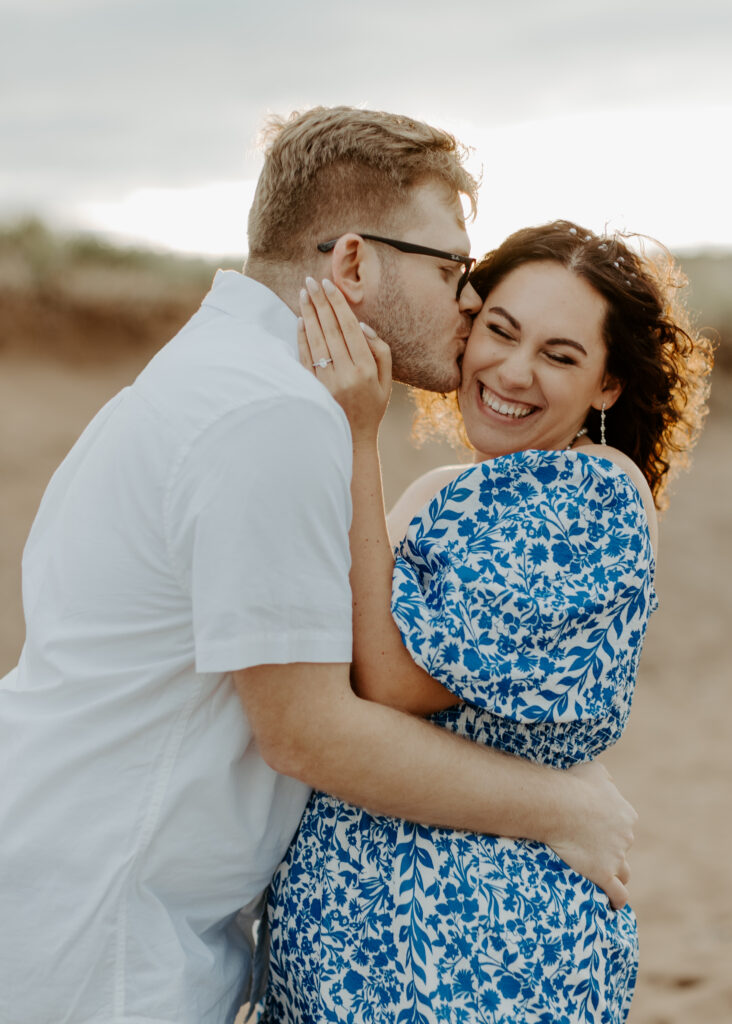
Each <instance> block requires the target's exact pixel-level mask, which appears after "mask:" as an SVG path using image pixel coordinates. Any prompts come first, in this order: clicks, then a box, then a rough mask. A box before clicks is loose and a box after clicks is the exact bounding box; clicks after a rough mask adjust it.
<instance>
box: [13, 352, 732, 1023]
mask: <svg viewBox="0 0 732 1024" xmlns="http://www.w3.org/2000/svg"><path fill="white" fill-rule="evenodd" d="M144 358H145V354H144V353H142V352H140V351H138V352H137V353H136V354H135V355H134V356H130V357H127V358H123V359H120V360H117V361H115V362H111V363H109V364H108V365H106V366H100V365H97V366H93V367H92V366H85V365H81V366H76V367H74V366H70V365H62V364H58V365H57V364H53V363H50V362H41V361H38V360H35V361H30V360H28V359H27V358H23V357H21V356H20V355H18V354H15V355H10V354H7V353H6V354H5V355H2V357H1V358H0V480H1V481H2V487H1V488H0V517H1V519H0V521H1V522H2V534H1V535H0V598H1V599H2V609H3V615H2V617H1V618H0V674H2V673H3V672H4V671H5V670H7V669H9V668H10V667H12V665H13V664H14V662H15V660H16V657H17V654H18V651H19V649H20V646H21V644H22V639H23V619H22V612H21V604H20V555H21V550H22V546H23V543H24V540H25V537H26V534H27V532H28V529H29V526H30V523H31V521H32V518H33V515H34V513H35V510H36V507H37V504H38V501H39V499H40V497H41V494H42V492H43V489H44V487H45V484H46V483H47V481H48V478H49V476H50V475H51V473H52V472H53V470H54V468H55V466H56V465H57V464H58V462H59V461H60V460H61V458H62V457H63V455H64V454H65V452H66V451H67V450H68V448H69V447H70V446H71V444H72V443H73V442H74V440H75V439H76V437H77V436H78V434H79V433H80V431H81V430H82V429H83V427H84V426H85V424H86V423H87V421H88V420H89V418H90V417H91V415H92V414H93V413H94V412H95V411H96V410H97V409H98V408H99V407H100V406H101V405H102V404H103V403H104V402H105V401H106V400H107V398H109V397H111V395H112V394H114V393H115V392H116V391H117V390H118V389H119V388H120V387H122V386H123V385H124V384H126V383H127V382H128V381H130V380H131V379H132V378H133V377H134V375H135V372H136V371H137V369H138V367H139V366H140V365H141V364H142V362H144ZM408 422H409V409H408V407H407V404H406V402H405V401H404V400H403V399H399V398H397V400H396V401H394V402H393V408H392V409H391V410H390V413H389V424H388V428H387V430H386V431H385V434H384V441H383V444H382V449H383V462H384V472H385V478H386V490H387V496H388V497H389V498H391V499H393V498H394V497H396V495H397V493H398V492H399V489H400V488H401V487H402V486H404V485H405V484H406V483H407V482H408V481H409V480H410V479H412V478H413V477H414V476H416V475H417V474H418V473H419V472H420V471H422V470H423V469H425V468H427V467H429V466H431V465H435V464H438V463H439V462H440V461H445V450H444V449H443V450H442V451H440V450H439V449H437V448H431V449H427V450H422V451H419V452H415V451H414V450H413V449H412V448H411V446H410V444H409V442H408V441H407V433H408ZM731 439H732V380H729V379H727V380H725V379H724V378H722V379H720V380H719V381H718V382H717V389H716V394H715V396H714V403H713V412H712V416H711V417H710V421H709V424H708V428H707V431H706V433H705V435H704V437H703V439H702V441H701V443H700V445H699V449H698V452H697V457H696V460H695V463H694V466H693V468H692V471H691V472H690V473H688V474H685V475H684V476H683V477H682V478H681V479H680V480H679V482H678V484H677V486H676V494H675V496H674V498H673V500H672V505H671V509H670V511H669V512H668V514H667V516H666V517H665V518H664V520H663V522H662V538H661V543H662V548H661V554H660V558H659V573H658V580H657V589H658V593H659V599H660V609H659V611H658V612H657V613H656V615H655V616H654V619H653V621H652V623H651V627H650V630H649V635H648V640H647V644H646V650H645V653H644V657H643V662H642V667H641V678H640V680H639V685H638V693H637V698H636V702H635V707H634V711H633V715H632V717H631V723H630V726H629V728H628V730H627V733H626V736H625V737H624V738H623V741H622V742H621V744H619V746H618V747H617V748H616V749H615V750H613V751H612V752H611V753H610V755H609V756H608V762H609V764H610V766H611V770H612V771H613V774H614V776H615V778H616V780H617V781H618V783H619V785H620V786H621V788H622V789H623V791H624V792H625V794H626V795H627V796H628V798H629V799H630V800H631V801H632V802H633V803H634V804H635V806H636V807H637V809H638V811H639V813H640V823H639V826H638V829H637V840H636V844H635V847H634V850H633V856H632V869H633V880H632V896H633V904H634V906H635V908H636V911H637V914H638V918H639V921H640V931H641V944H642V954H641V972H640V977H639V982H638V990H637V996H636V999H635V1002H634V1006H633V1010H632V1012H631V1017H630V1020H631V1024H682V1022H683V1024H689V1022H704V1024H723V1022H724V1024H728V1022H730V1021H732V971H730V965H732V870H731V869H730V850H731V849H732V806H731V805H732V800H731V799H730V778H731V776H732V773H731V769H732V743H730V741H729V738H728V734H729V728H730V716H731V713H732V694H731V693H730V671H729V668H728V661H729V655H730V651H731V650H732V640H731V634H732V629H731V627H730V613H731V612H732V572H731V571H730V570H731V569H732V557H731V555H732V541H731V540H730V524H731V522H732V517H731V516H730V508H732V459H731V457H730V440H731ZM448 461H455V459H454V457H453V456H449V455H448Z"/></svg>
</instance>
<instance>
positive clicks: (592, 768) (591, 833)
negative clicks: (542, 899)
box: [546, 761, 638, 910]
mask: <svg viewBox="0 0 732 1024" xmlns="http://www.w3.org/2000/svg"><path fill="white" fill-rule="evenodd" d="M566 776H567V781H568V782H570V783H571V787H572V789H574V796H573V797H571V799H570V804H569V805H567V806H564V808H563V810H562V811H560V812H559V814H558V819H559V820H558V821H557V826H556V828H555V829H554V830H553V831H552V834H550V835H549V836H548V837H547V840H546V841H547V843H548V844H549V846H551V848H552V849H553V850H554V852H555V853H556V854H558V856H560V857H561V858H562V860H564V861H566V862H567V864H569V866H570V867H571V868H573V869H574V870H575V871H578V872H579V873H580V874H581V875H585V877H587V878H589V879H591V881H593V882H595V884H596V885H599V886H600V888H601V889H603V890H604V891H605V892H606V893H607V896H608V898H609V900H610V903H611V904H612V906H613V907H614V908H615V909H616V910H620V908H621V907H623V906H625V904H626V903H627V902H628V890H627V888H626V886H627V884H628V881H629V879H630V869H629V867H628V861H627V859H626V858H627V855H628V851H629V850H630V847H631V845H632V843H633V826H634V825H635V823H636V821H637V820H638V815H637V814H636V812H635V810H634V809H633V808H632V807H631V805H630V804H629V803H628V801H627V800H626V799H625V798H624V797H623V796H621V794H620V792H619V791H618V789H617V788H616V786H615V784H614V783H613V781H612V779H611V777H610V774H609V773H608V771H607V769H606V768H605V767H604V765H601V764H598V763H597V762H595V761H593V762H590V763H588V764H581V765H576V766H575V767H574V768H570V769H569V770H568V771H567V772H566ZM570 791H571V790H570Z"/></svg>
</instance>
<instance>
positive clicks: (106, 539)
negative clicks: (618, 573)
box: [0, 271, 351, 1024]
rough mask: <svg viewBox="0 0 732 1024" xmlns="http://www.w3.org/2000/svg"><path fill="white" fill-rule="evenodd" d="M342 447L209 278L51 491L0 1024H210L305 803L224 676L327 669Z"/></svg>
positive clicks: (0, 749)
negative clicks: (182, 322)
mask: <svg viewBox="0 0 732 1024" xmlns="http://www.w3.org/2000/svg"><path fill="white" fill-rule="evenodd" d="M350 468H351V443H350V433H349V430H348V424H347V421H346V419H345V416H344V415H343V413H342V411H341V409H340V408H339V407H338V406H337V405H336V403H335V402H334V401H333V400H332V399H331V397H330V395H328V393H327V392H326V390H325V388H323V387H322V386H321V385H320V384H319V383H318V382H317V381H316V380H315V379H314V378H313V377H312V375H311V374H309V373H307V372H306V371H305V370H304V369H303V368H302V367H301V366H300V365H299V363H298V362H297V354H296V344H295V318H294V315H293V314H292V313H291V311H290V310H289V309H288V308H287V307H286V306H285V305H284V303H282V302H281V301H280V299H278V298H277V296H275V295H274V294H273V293H272V292H270V291H269V290H268V289H267V288H265V287H263V286H262V285H260V284H258V283H256V282H254V281H252V280H249V279H247V278H245V277H243V276H242V275H240V274H237V273H234V272H232V271H227V272H225V273H222V272H219V273H218V274H217V276H216V279H215V282H214V285H213V288H212V290H211V292H210V293H209V295H208V296H207V298H206V299H205V301H204V303H203V305H202V307H201V309H200V310H199V312H198V313H197V314H196V315H195V316H194V317H193V319H192V320H191V321H190V322H189V323H188V324H187V325H186V326H185V327H184V328H183V330H182V331H181V332H180V334H179V335H178V336H177V337H176V338H174V339H173V340H172V341H171V342H170V343H169V344H168V345H166V346H165V347H164V348H163V349H162V350H161V352H160V353H159V354H158V355H157V356H156V357H155V358H154V359H153V360H152V362H151V363H150V364H149V365H148V366H147V367H146V369H145V370H144V371H143V372H142V374H141V375H140V376H139V378H138V379H137V380H136V381H135V383H134V384H133V385H132V386H131V387H130V388H127V389H125V390H124V391H122V392H121V393H120V394H119V395H117V396H116V397H115V398H114V399H112V401H111V402H109V403H108V404H107V405H106V406H105V408H104V409H102V411H101V412H100V413H99V414H98V415H97V416H96V418H95V419H94V420H93V421H92V423H91V424H90V425H89V427H88V428H87V430H86V431H85V432H84V434H83V435H82V437H81V438H80V440H79V441H78V442H77V444H76V445H75V447H74V448H73V449H72V451H71V452H70V454H69V455H68V457H67V458H66V460H65V461H64V462H63V463H62V465H61V466H60V468H59V469H58V470H57V472H56V473H55V475H54V477H53V479H52V480H51V483H50V484H49V487H48V489H47V491H46V494H45V496H44V498H43V501H42V503H41V506H40V509H39V512H38V516H37V518H36V521H35V523H34V525H33V528H32V530H31V534H30V537H29V540H28V543H27V546H26V549H25V553H24V558H23V601H24V610H25V617H26V624H27V638H26V643H25V647H24V649H23V652H22V655H21V659H20V662H19V664H18V666H17V668H16V669H15V670H14V671H13V672H11V673H10V674H9V675H8V676H7V677H6V678H5V679H4V680H3V681H2V682H1V683H0V779H2V785H1V786H0V921H1V922H2V927H1V928H0V1021H2V1022H3V1024H65V1022H68V1024H133V1022H134V1024H188V1022H190V1024H224V1022H227V1021H230V1020H231V1019H233V1015H234V1013H235V1011H236V996H237V994H238V992H239V991H240V989H241V986H242V982H243V980H244V979H243V974H244V972H245V969H246V951H245V950H244V949H243V948H242V942H241V935H240V933H238V931H237V929H236V928H235V926H234V923H233V918H234V916H235V915H236V913H237V911H238V910H239V908H240V907H242V906H244V905H245V904H248V903H250V902H251V901H253V900H254V899H255V898H256V897H257V896H258V895H259V894H260V893H261V892H262V890H263V889H264V887H265V886H266V885H267V883H268V881H269V879H270V876H271V874H272V872H273V870H274V868H275V866H276V865H277V863H278V862H279V860H280V859H281V857H282V856H283V854H284V852H285V850H286V848H287V845H288V843H289V841H290V838H291V836H292V835H293V833H294V831H295V829H296V827H297V824H298V821H299V818H300V815H301V813H302V810H303V808H304V805H305V802H306V800H307V797H308V789H307V787H306V786H304V785H303V784H302V783H300V782H298V781H296V780H293V779H290V778H285V777H283V776H280V775H278V774H276V773H275V772H274V771H272V769H270V768H269V767H268V765H267V764H265V762H264V761H263V760H262V758H261V757H260V755H259V753H258V751H257V748H256V744H255V742H254V740H253V737H252V733H251V729H250V726H249V723H248V721H247V718H246V716H245V714H244V712H243V710H242V707H241V704H240V702H239V699H238V697H237V695H236V693H235V690H234V688H233V684H232V680H231V675H230V673H231V672H232V671H234V670H236V669H242V668H246V667H248V666H252V665H258V664H268V663H288V662H296V661H297V662H348V661H350V658H351V610H350V592H349V587H348V569H349V551H348V525H349V521H350V511H351V509H350V492H349V482H350Z"/></svg>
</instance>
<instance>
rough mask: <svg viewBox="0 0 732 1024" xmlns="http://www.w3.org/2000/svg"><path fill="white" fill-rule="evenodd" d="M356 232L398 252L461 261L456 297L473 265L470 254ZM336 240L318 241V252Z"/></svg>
mask: <svg viewBox="0 0 732 1024" xmlns="http://www.w3.org/2000/svg"><path fill="white" fill-rule="evenodd" d="M357 234H359V235H360V236H361V238H367V239H368V240H369V241H370V242H381V243H382V244H383V245H390V246H391V247H392V249H398V250H399V252H416V253H417V254H418V255H420V256H435V257H437V259H438V260H450V262H451V263H461V264H462V265H463V267H464V268H465V269H464V270H463V272H462V274H461V275H460V277H459V279H458V283H457V295H456V298H458V299H459V298H460V294H461V292H462V290H463V288H464V287H465V285H466V284H467V283H468V278H469V277H470V274H471V271H472V269H473V267H474V266H475V259H474V257H472V256H461V255H460V254H459V253H456V252H443V250H442V249H430V248H429V247H428V246H426V245H414V243H413V242H398V241H397V240H396V239H395V238H382V237H381V235H365V234H363V233H362V232H360V231H359V232H357ZM337 241H338V239H337V238H331V240H330V241H329V242H320V244H319V245H318V252H330V251H331V250H332V249H333V248H334V247H335V244H336V242H337Z"/></svg>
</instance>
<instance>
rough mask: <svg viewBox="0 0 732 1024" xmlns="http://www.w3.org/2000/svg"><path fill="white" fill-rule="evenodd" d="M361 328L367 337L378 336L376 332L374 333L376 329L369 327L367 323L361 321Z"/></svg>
mask: <svg viewBox="0 0 732 1024" xmlns="http://www.w3.org/2000/svg"><path fill="white" fill-rule="evenodd" d="M361 330H362V331H363V333H364V334H365V335H366V337H367V338H378V334H377V333H376V331H375V330H374V329H373V327H369V325H368V324H364V323H362V324H361Z"/></svg>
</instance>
